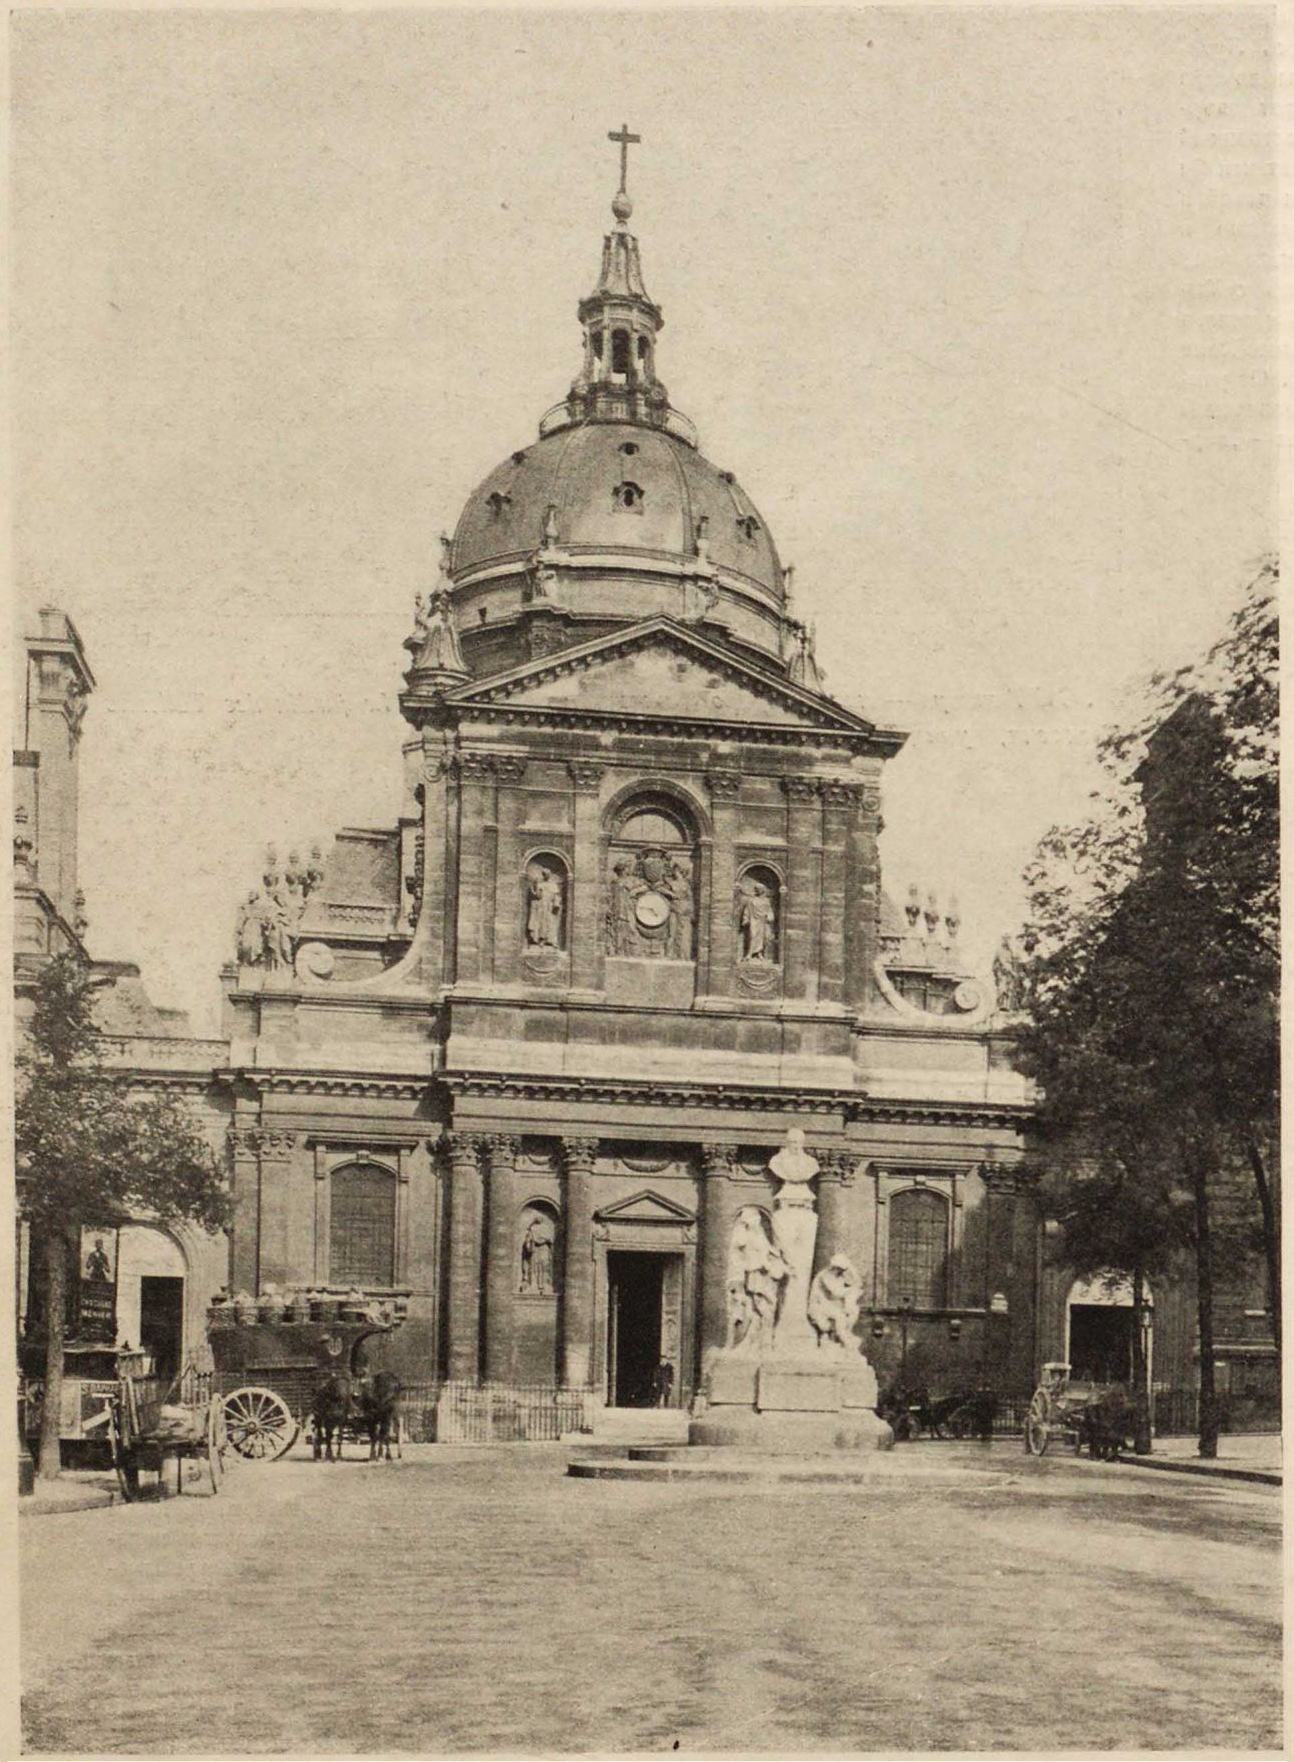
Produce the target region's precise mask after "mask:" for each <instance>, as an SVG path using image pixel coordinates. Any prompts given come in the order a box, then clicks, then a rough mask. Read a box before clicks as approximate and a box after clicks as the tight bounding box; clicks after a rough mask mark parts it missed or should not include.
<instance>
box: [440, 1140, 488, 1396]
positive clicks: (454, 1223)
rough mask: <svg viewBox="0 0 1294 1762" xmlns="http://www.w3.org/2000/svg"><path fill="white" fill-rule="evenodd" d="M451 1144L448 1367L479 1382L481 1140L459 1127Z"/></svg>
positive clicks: (457, 1376)
mask: <svg viewBox="0 0 1294 1762" xmlns="http://www.w3.org/2000/svg"><path fill="white" fill-rule="evenodd" d="M447 1143H448V1148H449V1303H448V1307H447V1316H446V1320H447V1322H448V1333H449V1340H448V1350H447V1353H446V1367H447V1369H448V1372H449V1375H450V1377H451V1379H452V1380H454V1381H456V1382H458V1381H466V1382H475V1381H476V1380H477V1378H478V1377H479V1376H480V1369H481V1140H480V1138H479V1137H477V1136H476V1135H475V1134H473V1133H470V1132H456V1133H454V1134H453V1136H451V1137H450V1138H448V1140H447Z"/></svg>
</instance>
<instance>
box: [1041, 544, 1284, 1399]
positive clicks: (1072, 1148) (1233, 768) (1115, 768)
mask: <svg viewBox="0 0 1294 1762" xmlns="http://www.w3.org/2000/svg"><path fill="white" fill-rule="evenodd" d="M1276 575H1277V571H1276V566H1275V564H1274V563H1269V564H1265V565H1264V566H1263V568H1262V569H1261V570H1260V571H1259V573H1258V575H1257V576H1256V577H1255V579H1254V580H1253V581H1252V582H1251V583H1250V584H1249V586H1248V588H1247V589H1246V591H1245V594H1244V596H1243V602H1242V604H1241V605H1240V607H1239V609H1238V610H1237V612H1236V613H1235V614H1234V616H1233V617H1232V619H1231V620H1230V623H1229V625H1228V628H1227V631H1226V634H1225V635H1224V637H1223V638H1222V640H1221V641H1220V642H1219V643H1218V644H1217V645H1216V646H1215V647H1214V648H1213V649H1212V650H1210V652H1209V653H1208V655H1207V656H1205V657H1204V659H1203V660H1202V661H1201V662H1200V663H1198V664H1197V665H1195V666H1192V667H1188V668H1184V669H1182V670H1181V671H1179V672H1177V673H1175V674H1172V675H1168V676H1159V677H1157V678H1156V679H1154V680H1153V681H1152V682H1151V684H1150V688H1149V690H1148V692H1147V695H1146V702H1145V704H1144V706H1143V710H1142V713H1141V714H1140V715H1139V716H1138V717H1137V718H1136V720H1135V721H1134V722H1133V723H1132V724H1131V725H1130V726H1128V727H1126V728H1123V729H1119V730H1116V731H1115V732H1113V733H1111V734H1110V735H1109V736H1107V738H1106V739H1105V740H1104V741H1103V742H1102V744H1101V747H1100V749H1099V759H1100V763H1101V767H1102V783H1101V786H1100V787H1099V788H1098V789H1097V790H1096V791H1095V792H1094V793H1093V796H1092V798H1091V808H1090V812H1089V813H1088V815H1087V816H1086V817H1085V818H1084V819H1083V820H1082V821H1081V822H1080V823H1079V824H1078V825H1075V826H1071V827H1065V828H1060V827H1056V828H1053V829H1052V830H1051V831H1050V832H1049V833H1048V834H1047V836H1046V837H1045V838H1044V839H1043V840H1042V842H1041V844H1040V846H1039V848H1038V851H1037V853H1036V855H1035V858H1034V860H1033V862H1032V864H1031V865H1030V868H1029V869H1028V871H1027V872H1026V886H1027V889H1028V896H1029V914H1028V922H1027V925H1026V929H1025V936H1024V946H1025V948H1026V950H1027V951H1028V962H1027V991H1028V998H1029V1006H1030V1007H1029V1012H1028V1021H1027V1022H1026V1024H1025V1026H1024V1028H1023V1030H1022V1033H1021V1057H1022V1062H1023V1065H1024V1068H1025V1069H1026V1070H1027V1071H1028V1072H1029V1074H1031V1075H1032V1076H1034V1077H1035V1078H1036V1079H1037V1081H1038V1083H1039V1084H1040V1086H1041V1090H1042V1101H1041V1108H1040V1118H1039V1123H1040V1127H1041V1130H1042V1133H1043V1136H1044V1139H1045V1140H1046V1141H1047V1143H1048V1144H1049V1145H1050V1147H1051V1150H1052V1161H1053V1164H1054V1166H1055V1169H1056V1172H1055V1173H1054V1174H1053V1175H1052V1177H1051V1188H1052V1192H1051V1198H1052V1201H1053V1203H1054V1204H1055V1206H1056V1209H1057V1211H1058V1213H1059V1214H1060V1215H1063V1216H1064V1217H1065V1219H1066V1249H1067V1253H1068V1254H1069V1256H1070V1258H1072V1259H1073V1261H1074V1262H1075V1264H1076V1265H1078V1266H1079V1267H1080V1270H1084V1271H1094V1270H1097V1269H1098V1268H1099V1267H1100V1266H1101V1265H1102V1264H1104V1265H1107V1266H1109V1265H1115V1266H1120V1267H1123V1268H1125V1269H1128V1270H1139V1271H1140V1272H1142V1273H1144V1274H1147V1275H1150V1274H1153V1272H1154V1271H1155V1270H1156V1268H1157V1267H1158V1268H1163V1267H1166V1266H1167V1265H1169V1264H1171V1261H1172V1258H1173V1256H1174V1255H1175V1254H1176V1253H1178V1252H1180V1250H1181V1248H1182V1247H1183V1246H1184V1245H1189V1246H1191V1247H1192V1248H1193V1249H1194V1251H1195V1254H1196V1258H1197V1272H1198V1275H1199V1280H1200V1283H1201V1290H1202V1305H1203V1300H1204V1297H1206V1296H1208V1294H1209V1291H1210V1290H1211V1284H1212V1275H1213V1271H1214V1263H1215V1261H1216V1262H1219V1263H1222V1264H1225V1262H1226V1261H1227V1260H1228V1259H1229V1258H1230V1257H1231V1256H1232V1255H1233V1253H1236V1254H1239V1253H1242V1252H1243V1250H1244V1246H1245V1244H1244V1241H1243V1239H1242V1238H1243V1235H1244V1231H1243V1229H1241V1230H1240V1231H1239V1233H1238V1234H1237V1232H1236V1231H1235V1230H1234V1229H1230V1228H1228V1229H1226V1230H1223V1231H1221V1232H1219V1231H1218V1229H1217V1227H1216V1220H1215V1219H1214V1218H1213V1216H1212V1215H1211V1212H1210V1200H1211V1198H1212V1197H1214V1196H1215V1195H1216V1193H1217V1191H1218V1189H1219V1186H1220V1185H1226V1184H1229V1190H1230V1189H1234V1187H1235V1185H1236V1183H1237V1182H1238V1181H1243V1183H1244V1187H1245V1191H1247V1192H1249V1193H1250V1194H1251V1195H1252V1199H1251V1203H1250V1205H1249V1208H1248V1211H1249V1218H1250V1220H1251V1232H1250V1233H1251V1236H1256V1237H1257V1239H1259V1240H1261V1241H1262V1243H1263V1246H1264V1248H1265V1251H1266V1256H1267V1263H1268V1276H1269V1285H1270V1287H1271V1293H1272V1306H1273V1312H1274V1318H1275V1319H1276V1325H1277V1326H1278V1325H1279V1322H1278V1311H1279V1246H1278V1236H1279V1199H1278V1192H1279V1189H1278V1177H1277V1174H1276V1170H1275V1166H1274V1158H1275V1148H1276V1142H1277V1119H1278V1099H1277V1096H1278V1081H1279V1062H1278V1061H1279V1043H1278V1042H1279V1024H1278V1014H1277V1011H1278V995H1279V924H1278V903H1279V899H1278V888H1279V796H1278V777H1277V614H1276V605H1275V587H1276ZM1234 1211H1235V1208H1234V1206H1233V1207H1230V1208H1229V1209H1228V1211H1227V1215H1228V1218H1230V1216H1231V1215H1232V1214H1233V1213H1234ZM1202 1255H1203V1256H1204V1259H1201V1256H1202ZM1210 1325H1211V1323H1210ZM1201 1327H1202V1332H1204V1331H1207V1330H1206V1318H1205V1317H1204V1315H1203V1312H1202V1317H1201ZM1207 1345H1208V1342H1206V1341H1204V1340H1203V1339H1202V1341H1201V1346H1202V1355H1203V1354H1204V1352H1205V1348H1206V1346H1207ZM1204 1381H1205V1382H1206V1383H1207V1381H1208V1378H1207V1376H1206V1377H1205V1379H1204Z"/></svg>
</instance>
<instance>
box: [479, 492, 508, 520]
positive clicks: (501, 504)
mask: <svg viewBox="0 0 1294 1762" xmlns="http://www.w3.org/2000/svg"><path fill="white" fill-rule="evenodd" d="M485 500H486V502H487V503H488V505H489V509H490V513H491V514H492V515H493V516H494V518H495V519H496V520H500V519H502V517H503V516H504V515H505V514H506V513H507V511H508V509H509V508H510V507H511V506H512V497H511V496H510V495H508V494H507V492H506V491H505V490H500V489H495V490H491V491H490V493H489V495H488V496H486V498H485Z"/></svg>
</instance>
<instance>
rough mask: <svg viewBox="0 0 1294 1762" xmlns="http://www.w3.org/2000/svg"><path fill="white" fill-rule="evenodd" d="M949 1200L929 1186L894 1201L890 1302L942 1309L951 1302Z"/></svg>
mask: <svg viewBox="0 0 1294 1762" xmlns="http://www.w3.org/2000/svg"><path fill="white" fill-rule="evenodd" d="M947 1274H948V1201H947V1200H946V1199H945V1198H944V1197H943V1196H942V1194H939V1193H932V1192H930V1191H929V1189H928V1188H925V1187H909V1188H905V1190H904V1191H903V1192H902V1193H896V1194H895V1195H894V1197H893V1199H891V1200H890V1271H889V1302H890V1303H891V1304H896V1303H910V1304H911V1305H912V1307H913V1308H914V1309H942V1308H943V1306H944V1304H945V1302H946V1301H947V1283H948V1279H947Z"/></svg>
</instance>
